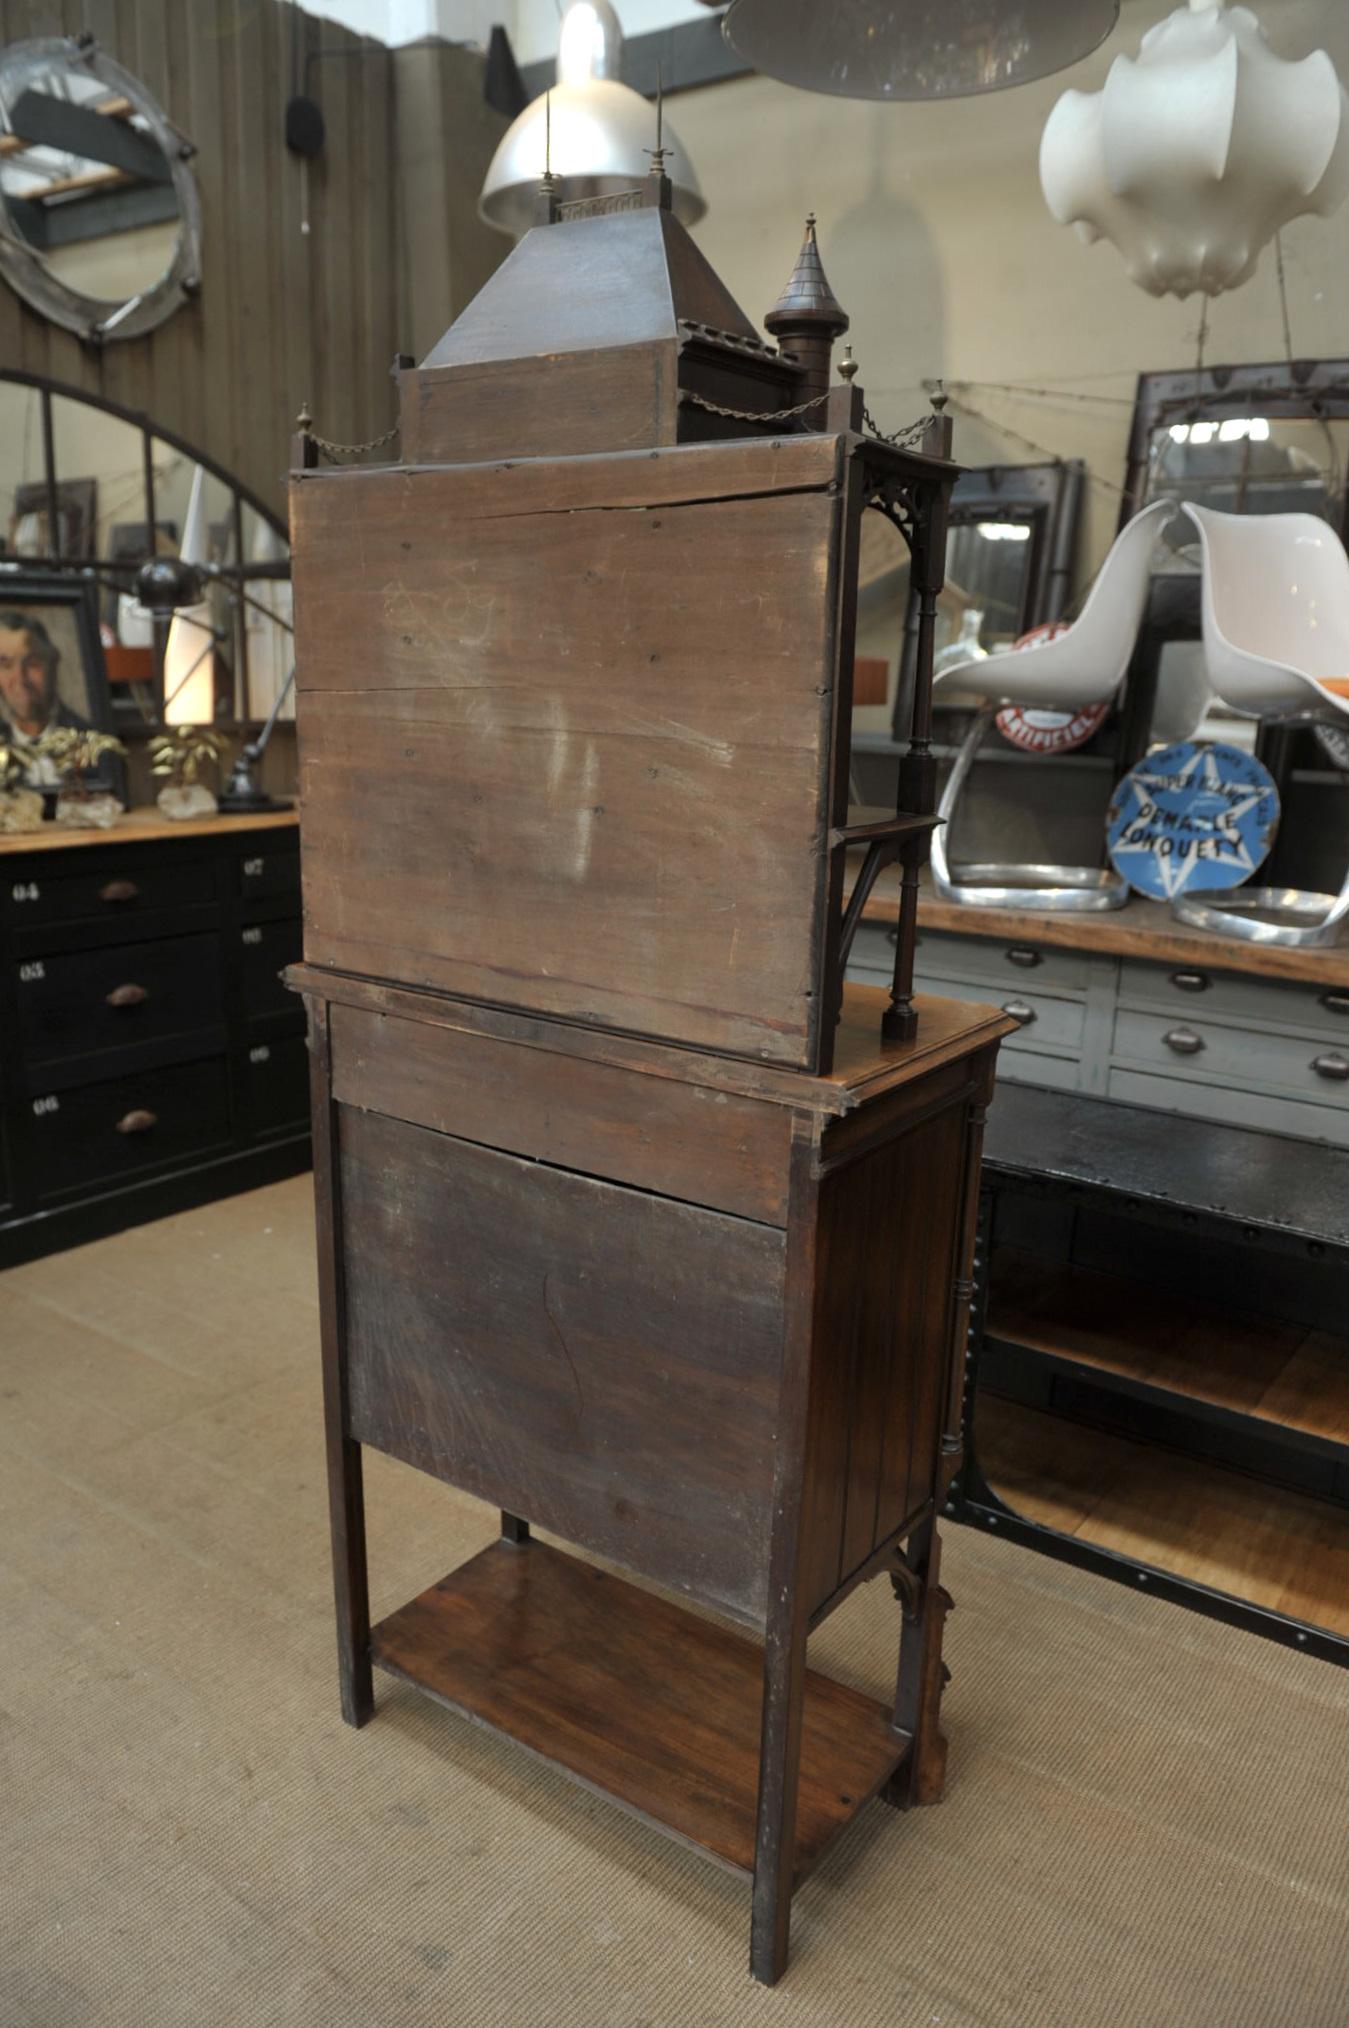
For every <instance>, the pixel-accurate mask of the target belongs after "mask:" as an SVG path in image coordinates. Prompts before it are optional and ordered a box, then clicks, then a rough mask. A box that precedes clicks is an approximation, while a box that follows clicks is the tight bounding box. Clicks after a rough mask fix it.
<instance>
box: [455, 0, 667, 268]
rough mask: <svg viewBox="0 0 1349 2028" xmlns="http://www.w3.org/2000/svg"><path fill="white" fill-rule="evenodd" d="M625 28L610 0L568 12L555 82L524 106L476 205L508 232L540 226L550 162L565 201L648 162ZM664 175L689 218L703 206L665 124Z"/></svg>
mask: <svg viewBox="0 0 1349 2028" xmlns="http://www.w3.org/2000/svg"><path fill="white" fill-rule="evenodd" d="M622 57H623V30H622V29H621V27H620V26H619V21H618V16H617V15H616V14H615V12H614V10H613V8H612V7H611V6H610V4H609V0H573V4H572V5H571V6H570V7H568V9H567V11H566V13H565V14H564V15H563V17H562V26H561V29H560V31H559V34H558V46H557V83H556V85H555V86H554V87H553V89H552V91H551V92H549V93H548V94H547V98H546V100H545V99H544V98H537V99H535V100H534V102H533V104H532V105H529V106H526V108H525V110H524V112H523V113H521V115H520V117H519V119H518V120H516V121H515V122H514V124H513V125H512V126H511V127H509V128H508V129H507V131H506V133H505V134H504V135H503V137H502V140H501V145H500V146H499V147H498V149H497V151H496V154H495V155H494V156H493V157H492V166H491V168H490V169H489V170H488V172H487V181H486V182H485V183H484V184H483V187H482V196H481V197H480V198H479V200H478V211H479V214H480V216H481V217H482V218H484V219H485V220H486V222H487V223H488V225H495V226H496V227H497V228H498V229H499V230H500V231H502V232H513V233H522V232H527V231H528V230H529V227H530V226H531V225H532V224H533V223H534V199H535V195H536V193H537V191H538V188H539V181H540V178H541V177H542V176H543V173H544V170H545V169H550V170H551V172H552V175H553V178H554V188H555V190H556V193H557V196H558V198H559V200H560V201H561V202H562V203H564V204H566V203H572V202H574V201H576V200H577V199H581V198H588V197H614V196H617V195H618V194H619V192H620V191H624V190H631V189H633V188H635V187H636V186H637V185H638V184H640V183H641V182H642V181H643V180H644V178H645V177H646V175H647V174H648V172H649V170H650V168H651V147H652V141H653V138H654V135H655V113H654V110H653V108H652V107H651V106H650V105H649V104H648V102H647V101H646V100H645V99H644V98H643V97H642V95H641V93H640V92H635V91H634V90H633V89H632V87H631V85H625V84H622V83H620V81H619V75H618V74H619V70H620V68H621V64H622ZM663 139H664V145H665V154H666V173H667V174H668V175H669V177H670V179H671V181H672V183H673V184H674V210H675V214H676V216H677V217H678V218H680V219H681V220H682V221H683V223H684V224H685V225H692V224H693V223H694V221H695V220H696V219H699V218H701V217H702V215H703V213H704V212H705V211H706V209H707V205H706V204H705V202H704V200H703V194H702V191H701V190H700V189H699V187H698V178H697V177H696V176H695V175H694V173H693V169H692V166H691V164H690V162H689V158H688V155H687V153H686V152H685V149H684V147H683V144H682V143H681V141H680V139H679V137H678V135H677V134H676V133H675V132H674V130H673V129H672V127H671V125H670V122H669V120H668V119H667V120H666V121H665V122H664V135H663Z"/></svg>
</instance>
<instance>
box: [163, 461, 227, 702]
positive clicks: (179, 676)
mask: <svg viewBox="0 0 1349 2028" xmlns="http://www.w3.org/2000/svg"><path fill="white" fill-rule="evenodd" d="M178 554H179V557H180V559H181V561H182V562H183V563H190V564H203V563H205V562H206V561H207V558H208V556H209V554H210V531H209V529H208V528H207V525H206V473H205V471H204V470H203V468H202V467H201V466H200V465H198V466H197V469H196V473H195V475H194V477H193V480H192V491H191V493H190V494H189V496H188V502H187V519H186V520H185V521H184V523H183V540H182V544H181V546H180V548H179V552H178ZM214 717H215V634H214V630H213V628H212V625H211V607H210V602H209V600H206V599H203V600H202V601H201V602H200V603H199V604H197V605H191V606H180V607H179V608H178V610H177V612H175V614H174V616H173V618H172V619H171V620H170V622H169V637H168V640H167V641H166V642H165V644H164V723H165V724H166V725H209V724H210V723H211V721H212V719H213V718H214Z"/></svg>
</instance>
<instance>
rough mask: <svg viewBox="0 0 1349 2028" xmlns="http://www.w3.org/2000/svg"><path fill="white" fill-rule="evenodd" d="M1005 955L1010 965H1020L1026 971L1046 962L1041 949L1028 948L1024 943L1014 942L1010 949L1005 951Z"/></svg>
mask: <svg viewBox="0 0 1349 2028" xmlns="http://www.w3.org/2000/svg"><path fill="white" fill-rule="evenodd" d="M1003 956H1004V957H1005V958H1006V960H1007V962H1008V964H1009V965H1020V966H1021V968H1022V970H1023V971H1026V972H1029V971H1030V970H1031V969H1032V968H1033V967H1034V966H1036V965H1042V964H1043V963H1044V958H1043V957H1042V956H1041V954H1040V952H1039V951H1032V950H1027V948H1026V946H1025V945H1024V944H1013V945H1012V948H1011V949H1010V950H1009V951H1004V952H1003Z"/></svg>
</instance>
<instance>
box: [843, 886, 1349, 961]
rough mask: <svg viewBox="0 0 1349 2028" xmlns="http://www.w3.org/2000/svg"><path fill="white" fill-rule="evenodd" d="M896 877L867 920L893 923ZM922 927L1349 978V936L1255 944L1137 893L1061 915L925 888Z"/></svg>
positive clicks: (869, 907)
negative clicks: (954, 897) (987, 904)
mask: <svg viewBox="0 0 1349 2028" xmlns="http://www.w3.org/2000/svg"><path fill="white" fill-rule="evenodd" d="M898 905H899V890H898V882H897V880H896V878H895V876H894V875H893V874H884V873H883V874H882V875H881V877H880V879H879V880H878V881H877V883H876V887H875V890H874V892H873V893H872V894H871V895H870V896H869V897H868V899H867V903H866V906H865V907H864V908H863V910H862V919H863V921H864V922H875V923H884V924H885V925H886V926H887V927H893V925H894V920H895V910H896V908H897V907H898ZM918 927H919V929H920V930H924V929H929V930H951V931H954V932H956V933H957V934H958V935H960V936H967V937H990V938H997V939H998V940H999V941H1000V942H1001V941H1003V940H1005V941H1007V942H1008V943H1015V944H1044V945H1046V946H1052V947H1053V948H1055V949H1058V950H1070V951H1101V952H1104V953H1106V954H1108V955H1114V956H1118V957H1131V958H1150V959H1152V960H1153V961H1154V963H1157V964H1176V965H1183V966H1187V967H1190V968H1192V969H1196V970H1199V971H1203V970H1204V969H1205V967H1207V968H1209V969H1211V970H1213V971H1218V972H1244V973H1246V974H1248V975H1249V976H1251V977H1252V978H1267V979H1309V980H1312V981H1314V982H1316V983H1319V984H1321V985H1325V986H1349V943H1347V944H1342V945H1339V946H1333V947H1332V948H1330V949H1329V950H1283V949H1280V948H1279V947H1278V946H1277V945H1275V944H1250V943H1246V942H1244V941H1243V940H1242V939H1241V938H1239V937H1225V936H1218V935H1217V934H1216V933H1215V932H1214V931H1212V930H1202V929H1192V928H1191V927H1190V925H1189V924H1188V923H1183V922H1177V920H1176V918H1175V917H1174V916H1173V915H1172V913H1171V911H1170V909H1169V908H1167V907H1165V906H1164V905H1163V904H1162V903H1161V902H1159V901H1144V900H1143V899H1142V897H1141V896H1140V895H1134V896H1133V897H1132V898H1131V899H1130V900H1129V901H1127V902H1126V903H1125V905H1124V907H1123V908H1116V909H1107V910H1105V911H1104V912H1103V913H1102V914H1100V915H1072V914H1067V915H1056V914H1055V913H1054V911H1053V910H1052V909H1030V908H967V907H964V906H962V905H961V903H959V902H953V901H939V900H938V899H937V897H936V896H935V895H934V894H932V893H930V892H927V891H925V892H924V894H923V897H922V900H921V902H920V903H919V909H918Z"/></svg>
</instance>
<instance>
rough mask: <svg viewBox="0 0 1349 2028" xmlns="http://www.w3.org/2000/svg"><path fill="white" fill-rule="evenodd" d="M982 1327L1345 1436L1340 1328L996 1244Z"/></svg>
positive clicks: (1296, 1425)
mask: <svg viewBox="0 0 1349 2028" xmlns="http://www.w3.org/2000/svg"><path fill="white" fill-rule="evenodd" d="M988 1328H989V1330H990V1332H991V1333H992V1334H993V1335H994V1336H995V1337H998V1338H1006V1339H1009V1340H1010V1341H1012V1342H1013V1343H1014V1344H1017V1345H1026V1346H1029V1347H1031V1349H1032V1350H1035V1351H1040V1352H1050V1353H1054V1354H1055V1355H1056V1356H1058V1357H1059V1358H1062V1359H1073V1360H1076V1361H1077V1362H1078V1363H1079V1364H1081V1365H1083V1366H1091V1367H1094V1368H1096V1369H1097V1370H1098V1371H1100V1372H1105V1373H1117V1374H1120V1375H1121V1376H1123V1377H1125V1378H1128V1379H1131V1380H1141V1381H1146V1382H1147V1383H1148V1384H1149V1386H1152V1387H1161V1388H1167V1389H1169V1390H1170V1391H1171V1392H1173V1393H1175V1394H1180V1395H1184V1396H1187V1397H1188V1398H1189V1399H1191V1400H1193V1401H1205V1402H1213V1403H1215V1404H1216V1405H1217V1406H1219V1407H1221V1408H1230V1409H1235V1410H1237V1411H1238V1412H1239V1413H1241V1414H1243V1415H1251V1416H1256V1417H1258V1418H1259V1419H1260V1420H1261V1421H1265V1422H1273V1423H1281V1424H1283V1425H1284V1426H1285V1427H1286V1428H1289V1429H1297V1430H1304V1431H1306V1432H1308V1433H1309V1434H1310V1435H1314V1436H1320V1437H1325V1438H1327V1439H1328V1440H1329V1441H1330V1442H1333V1443H1342V1444H1349V1338H1340V1337H1335V1336H1332V1334H1331V1333H1330V1332H1328V1331H1313V1330H1310V1329H1309V1328H1308V1327H1307V1326H1306V1325H1305V1324H1289V1323H1281V1322H1279V1321H1277V1320H1276V1319H1273V1318H1270V1317H1258V1316H1252V1315H1250V1314H1249V1313H1247V1312H1240V1311H1236V1310H1225V1309H1221V1308H1218V1307H1217V1306H1216V1305H1213V1304H1204V1303H1198V1302H1187V1301H1186V1300H1184V1299H1183V1298H1180V1297H1176V1296H1172V1295H1168V1296H1167V1298H1166V1300H1165V1302H1164V1303H1163V1302H1159V1300H1158V1298H1157V1294H1156V1292H1155V1291H1154V1290H1151V1289H1149V1288H1147V1287H1146V1286H1145V1285H1144V1284H1142V1283H1141V1282H1136V1281H1131V1280H1129V1279H1127V1278H1126V1277H1124V1276H1121V1275H1106V1274H1096V1273H1094V1272H1091V1271H1089V1270H1087V1269H1085V1268H1076V1267H1046V1266H1045V1265H1044V1264H1043V1263H1041V1262H1039V1261H1035V1260H1032V1259H1031V1258H1030V1257H1029V1256H1027V1255H1025V1254H1020V1253H1016V1252H1014V1251H1013V1250H1012V1249H1010V1248H1008V1249H1004V1250H1003V1251H1000V1252H999V1254H998V1255H997V1257H996V1259H995V1261H994V1265H993V1274H992V1284H991V1294H990V1300H989V1322H988Z"/></svg>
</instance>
